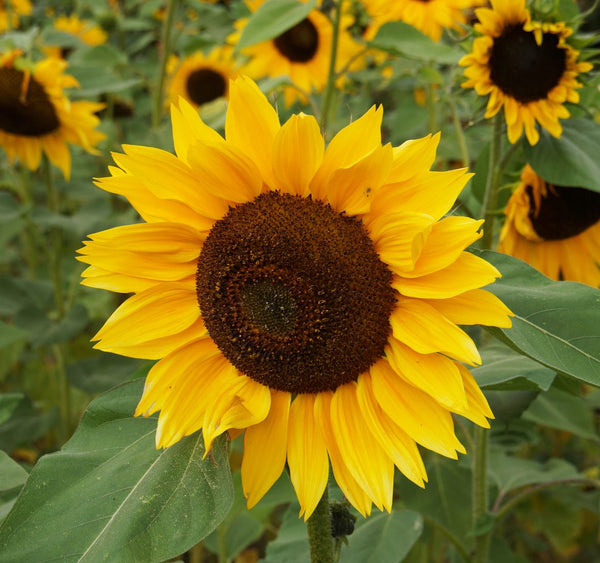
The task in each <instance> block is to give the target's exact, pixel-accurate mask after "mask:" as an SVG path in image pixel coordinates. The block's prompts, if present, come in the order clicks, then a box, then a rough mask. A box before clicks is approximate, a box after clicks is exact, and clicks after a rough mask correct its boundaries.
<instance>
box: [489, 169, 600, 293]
mask: <svg viewBox="0 0 600 563" xmlns="http://www.w3.org/2000/svg"><path fill="white" fill-rule="evenodd" d="M504 213H505V215H506V222H505V223H504V226H503V227H502V231H501V233H500V244H499V246H498V250H499V251H500V252H505V253H506V254H510V255H511V256H515V257H517V258H521V260H525V261H526V262H528V263H529V264H531V265H532V266H533V267H534V268H537V269H538V270H540V272H542V273H543V274H545V275H546V276H548V277H549V278H552V279H554V280H559V279H562V280H572V281H578V282H582V283H586V284H588V285H591V286H594V287H600V193H598V192H594V191H591V190H586V189H583V188H576V187H575V188H574V187H564V186H555V185H553V184H550V183H548V182H546V181H545V180H543V179H542V178H541V177H540V176H538V175H537V174H536V173H535V172H534V170H533V169H532V168H531V167H530V166H529V165H528V164H527V165H526V166H525V168H524V169H523V173H522V174H521V183H520V184H519V186H518V187H517V189H516V190H515V191H514V193H513V194H512V196H511V198H510V200H509V201H508V204H507V206H506V209H505V211H504Z"/></svg>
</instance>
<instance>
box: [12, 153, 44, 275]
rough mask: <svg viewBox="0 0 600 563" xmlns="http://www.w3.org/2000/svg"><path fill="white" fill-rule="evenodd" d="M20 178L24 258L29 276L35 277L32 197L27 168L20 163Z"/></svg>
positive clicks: (35, 253)
mask: <svg viewBox="0 0 600 563" xmlns="http://www.w3.org/2000/svg"><path fill="white" fill-rule="evenodd" d="M19 169H20V173H21V178H20V183H19V184H18V188H17V190H16V191H17V193H18V194H19V196H20V198H21V202H22V203H23V205H24V207H25V213H24V217H25V230H24V231H23V233H22V240H23V244H24V246H25V260H26V261H27V269H28V271H29V277H30V278H31V279H35V278H36V276H37V266H38V262H39V259H38V252H37V244H36V234H37V232H36V226H35V223H34V222H33V221H32V220H31V210H32V209H33V197H32V196H31V185H30V182H29V180H30V175H29V170H27V168H25V166H23V165H22V164H21V165H20V166H19Z"/></svg>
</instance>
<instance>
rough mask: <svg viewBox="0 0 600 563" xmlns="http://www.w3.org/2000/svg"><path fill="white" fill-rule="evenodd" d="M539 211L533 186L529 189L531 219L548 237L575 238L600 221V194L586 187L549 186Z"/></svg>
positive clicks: (526, 189)
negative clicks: (536, 206) (536, 207)
mask: <svg viewBox="0 0 600 563" xmlns="http://www.w3.org/2000/svg"><path fill="white" fill-rule="evenodd" d="M548 188H549V189H548V192H547V194H546V196H545V197H543V198H542V199H541V202H540V207H539V209H538V210H537V211H536V209H535V202H534V199H533V189H532V187H531V186H527V187H526V188H525V192H526V193H527V197H528V199H529V208H530V209H529V220H530V221H531V225H532V226H533V229H534V230H535V232H536V233H537V235H538V236H540V237H541V238H543V239H544V240H563V239H566V238H570V237H574V236H576V235H578V234H580V233H582V232H583V231H585V230H586V229H588V228H589V227H591V226H592V225H593V224H595V223H596V222H598V221H600V193H598V192H593V191H591V190H586V189H584V188H569V187H563V186H552V185H549V186H548Z"/></svg>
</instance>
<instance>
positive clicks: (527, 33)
mask: <svg viewBox="0 0 600 563" xmlns="http://www.w3.org/2000/svg"><path fill="white" fill-rule="evenodd" d="M475 13H476V15H477V17H478V18H479V22H480V23H478V24H476V25H475V29H476V30H477V31H479V32H480V33H481V34H482V37H478V38H477V39H475V41H474V42H473V50H472V52H471V53H470V54H468V55H465V56H464V57H463V58H462V59H461V60H460V63H459V64H461V65H462V66H466V67H467V68H466V69H465V76H466V77H467V78H468V79H469V80H467V81H466V82H464V83H463V85H462V86H463V88H475V91H476V92H477V94H479V95H480V96H486V95H488V94H489V95H490V98H489V100H488V104H487V111H486V113H485V117H486V118H490V117H493V116H494V115H496V114H497V113H498V111H499V110H500V109H501V108H502V107H504V117H505V120H506V126H507V130H508V139H509V141H510V142H511V143H515V142H516V141H517V140H518V139H519V138H520V137H521V135H522V133H523V129H525V135H526V136H527V140H528V141H529V143H530V144H531V145H535V144H536V143H537V142H538V140H539V133H538V132H537V130H536V123H539V124H540V125H541V126H542V127H543V128H544V129H546V130H547V131H548V132H549V133H550V134H551V135H553V136H554V137H560V135H561V133H562V127H561V125H560V122H559V119H566V118H568V117H569V116H570V113H569V111H568V110H567V108H566V107H565V105H564V103H565V102H571V103H574V104H576V103H578V102H579V94H578V93H577V92H576V90H577V88H580V87H581V84H580V83H579V82H577V80H576V79H577V76H578V75H579V74H580V73H582V72H587V71H588V70H590V69H591V68H592V65H591V64H589V63H586V62H577V58H578V56H579V52H578V51H575V50H574V49H573V48H572V47H571V46H570V45H568V44H567V43H566V41H565V39H566V38H567V37H568V36H569V35H571V33H572V30H571V29H570V28H569V27H567V26H566V25H565V24H564V23H561V22H559V23H539V22H534V21H531V15H530V13H529V10H527V8H525V0H492V9H489V8H480V9H478V10H475Z"/></svg>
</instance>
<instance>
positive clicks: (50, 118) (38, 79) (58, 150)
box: [0, 51, 105, 178]
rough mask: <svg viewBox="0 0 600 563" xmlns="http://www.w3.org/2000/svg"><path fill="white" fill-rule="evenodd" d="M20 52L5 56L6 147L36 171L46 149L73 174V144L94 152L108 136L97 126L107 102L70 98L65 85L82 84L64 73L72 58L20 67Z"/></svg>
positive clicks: (1, 86) (0, 129)
mask: <svg viewBox="0 0 600 563" xmlns="http://www.w3.org/2000/svg"><path fill="white" fill-rule="evenodd" d="M19 57H20V52H19V51H12V52H10V53H7V54H5V55H4V56H1V57H0V147H2V148H3V149H4V150H5V151H6V153H7V154H8V157H9V158H10V159H11V161H12V160H13V159H15V158H18V159H19V160H20V161H21V162H22V163H23V164H24V165H25V166H27V167H28V168H29V169H30V170H35V169H37V168H38V167H39V165H40V160H41V158H42V152H44V153H45V154H46V155H47V157H48V159H49V160H50V162H52V164H54V165H55V166H57V167H58V168H60V169H61V170H62V172H63V174H64V175H65V177H66V178H69V175H70V173H71V154H70V152H69V148H68V146H67V143H73V144H75V145H80V146H82V147H83V148H84V149H85V150H87V151H88V152H93V151H94V147H95V145H96V144H97V143H98V142H99V141H101V140H102V139H104V137H105V135H104V134H103V133H100V132H99V131H96V130H95V128H96V126H97V125H98V124H99V123H100V120H99V119H98V117H97V116H96V115H94V113H95V112H97V111H99V110H101V109H102V108H103V107H104V105H103V104H99V103H96V102H87V101H76V102H72V101H70V100H69V99H68V98H67V96H65V94H64V89H65V88H72V87H77V86H78V83H77V80H75V78H73V77H72V76H69V75H68V74H64V70H65V68H66V66H67V63H66V62H65V61H63V60H61V59H57V58H54V57H51V58H48V59H44V60H42V61H40V62H38V63H36V64H35V65H34V66H33V70H31V71H30V70H28V68H27V67H26V66H25V65H26V64H27V63H24V65H23V67H21V66H19Z"/></svg>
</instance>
